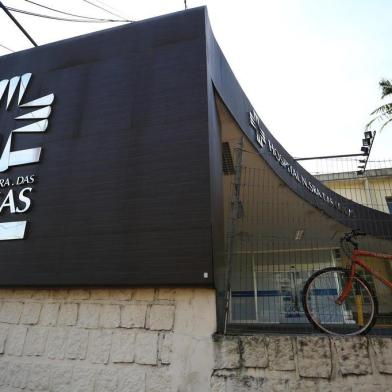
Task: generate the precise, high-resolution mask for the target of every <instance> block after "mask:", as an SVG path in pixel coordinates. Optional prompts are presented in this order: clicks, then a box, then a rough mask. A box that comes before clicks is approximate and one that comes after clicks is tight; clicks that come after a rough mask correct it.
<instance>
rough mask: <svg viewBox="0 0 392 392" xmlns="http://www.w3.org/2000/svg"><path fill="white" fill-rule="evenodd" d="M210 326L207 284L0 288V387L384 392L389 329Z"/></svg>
mask: <svg viewBox="0 0 392 392" xmlns="http://www.w3.org/2000/svg"><path fill="white" fill-rule="evenodd" d="M215 332H216V309H215V292H214V290H210V289H200V288H198V289H164V288H157V289H149V288H145V289H89V290H87V289H86V290H81V289H69V290H21V289H15V290H5V289H2V290H0V392H22V391H26V392H38V391H40V392H210V391H211V392H256V391H257V392H293V391H296V392H297V391H300V392H302V391H304V392H318V391H320V392H332V391H338V392H354V391H355V392H357V391H359V392H365V391H366V392H375V391H377V392H392V338H386V337H385V338H376V337H372V338H365V337H351V338H331V337H329V336H283V335H282V336H280V335H275V336H266V335H262V334H260V335H254V336H253V335H252V336H251V335H241V336H229V335H227V336H222V335H215Z"/></svg>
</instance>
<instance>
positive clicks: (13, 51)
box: [0, 44, 15, 53]
mask: <svg viewBox="0 0 392 392" xmlns="http://www.w3.org/2000/svg"><path fill="white" fill-rule="evenodd" d="M0 46H1V47H2V48H4V49H7V50H9V51H10V52H12V53H15V50H12V49H10V48H7V47H6V46H5V45H2V44H0Z"/></svg>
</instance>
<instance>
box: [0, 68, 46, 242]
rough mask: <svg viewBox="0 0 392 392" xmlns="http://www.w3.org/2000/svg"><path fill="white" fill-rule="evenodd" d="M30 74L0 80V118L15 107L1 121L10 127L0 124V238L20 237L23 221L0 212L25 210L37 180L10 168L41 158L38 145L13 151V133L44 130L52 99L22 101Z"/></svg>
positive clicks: (27, 208)
mask: <svg viewBox="0 0 392 392" xmlns="http://www.w3.org/2000/svg"><path fill="white" fill-rule="evenodd" d="M31 77H32V74H31V73H25V74H23V75H21V76H14V77H13V78H11V79H3V80H1V81H0V119H2V117H3V116H11V113H13V112H14V111H11V110H10V109H11V108H13V107H14V106H15V105H16V106H17V107H18V109H19V110H18V115H17V116H16V117H12V118H11V119H9V120H8V121H2V123H3V124H9V123H11V124H12V126H11V127H10V129H9V128H4V129H1V128H2V127H0V135H1V137H2V143H1V146H0V149H1V155H0V173H5V172H7V171H9V175H8V176H7V177H2V178H0V240H11V239H22V238H24V235H25V230H26V224H27V221H26V220H23V221H22V220H17V219H15V220H14V221H12V222H1V214H2V213H4V212H5V211H8V212H9V213H10V214H15V215H17V214H21V213H26V212H28V210H29V209H30V207H31V192H32V191H33V186H34V184H35V182H36V179H37V178H36V175H35V174H33V173H31V170H30V169H29V171H28V172H26V173H25V175H22V176H20V175H18V176H13V175H12V167H13V166H20V165H29V164H32V163H36V162H39V160H40V157H41V149H42V147H41V146H36V147H32V148H27V149H22V150H15V149H14V148H13V145H14V143H13V139H14V138H15V137H16V135H17V134H31V133H41V132H45V131H46V129H47V127H48V118H49V116H50V113H51V105H52V103H53V100H54V95H53V94H48V95H45V96H43V97H41V98H37V99H33V100H30V101H29V102H25V103H23V102H24V101H23V98H24V96H25V93H26V90H27V88H28V86H29V83H30V80H31ZM10 120H14V121H10Z"/></svg>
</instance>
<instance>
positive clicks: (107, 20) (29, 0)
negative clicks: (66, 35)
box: [25, 0, 123, 22]
mask: <svg viewBox="0 0 392 392" xmlns="http://www.w3.org/2000/svg"><path fill="white" fill-rule="evenodd" d="M25 1H26V2H27V3H31V4H34V5H36V6H37V7H41V8H45V9H47V10H50V11H54V12H57V13H59V14H63V15H69V16H76V17H77V18H83V19H89V20H95V21H100V22H123V21H122V20H115V19H101V18H91V17H89V16H82V15H78V14H71V13H70V12H65V11H60V10H57V9H55V8H51V7H48V6H46V5H43V4H40V3H36V2H35V1H31V0H25Z"/></svg>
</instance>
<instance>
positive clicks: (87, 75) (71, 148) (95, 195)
mask: <svg viewBox="0 0 392 392" xmlns="http://www.w3.org/2000/svg"><path fill="white" fill-rule="evenodd" d="M204 12H205V11H204V9H203V8H199V9H195V10H190V11H188V12H186V13H184V12H181V13H178V14H172V15H168V16H165V17H160V18H155V19H151V20H147V21H143V22H139V23H135V24H131V25H127V26H123V27H120V28H115V29H111V30H107V31H103V32H99V33H94V34H91V35H88V36H83V37H79V38H75V39H71V40H66V41H62V42H58V43H54V44H50V45H45V46H42V47H38V48H35V49H31V50H27V51H24V52H20V53H15V54H12V55H9V56H3V57H1V58H0V80H2V79H9V78H12V77H13V76H15V75H22V74H24V73H26V72H31V73H32V74H33V76H32V79H31V81H30V84H29V86H28V90H27V92H26V97H25V99H24V102H27V101H29V100H31V99H34V98H37V97H40V96H43V95H45V94H49V93H54V94H55V101H54V103H53V105H52V108H53V112H52V115H51V117H50V121H49V127H48V130H47V131H46V132H45V133H41V134H31V135H27V134H20V135H17V136H16V137H15V139H14V146H13V149H14V150H19V149H23V148H31V147H35V146H42V147H43V153H42V157H41V162H39V163H36V164H30V165H24V166H16V167H11V168H10V169H9V170H8V171H7V172H3V173H0V179H6V178H11V179H16V178H17V177H18V176H25V175H30V174H34V175H35V176H36V177H35V178H36V182H35V183H34V184H33V185H32V187H33V193H32V195H31V199H32V207H31V209H30V210H29V211H27V212H26V213H24V214H18V216H16V214H11V213H9V209H7V208H5V209H3V211H2V212H1V214H0V221H1V222H7V221H15V220H22V219H23V220H27V221H28V226H27V231H26V238H25V239H23V240H13V241H0V249H1V259H0V284H1V285H86V284H87V285H161V284H175V285H190V284H194V285H211V284H212V239H211V217H210V216H211V208H210V169H209V140H208V113H207V88H206V60H205V57H206V53H205V50H206V49H205V22H204ZM22 112H23V113H26V112H28V111H27V110H26V109H21V108H18V106H17V102H16V101H13V104H12V105H11V109H10V110H9V111H6V110H5V100H4V99H3V100H2V101H1V102H0V133H1V134H2V136H3V137H2V140H0V141H1V150H3V148H4V144H5V141H6V137H7V136H8V135H7V133H6V130H8V129H11V128H10V127H16V125H15V124H14V122H15V120H13V117H15V115H20V114H21V113H22ZM17 125H18V126H20V125H21V123H19V124H17ZM21 188H23V187H17V186H14V187H13V188H12V189H14V190H15V192H17V191H18V190H20V189H21ZM8 189H9V188H7V189H0V192H1V197H2V198H4V195H5V194H6V192H7V191H8ZM1 200H2V199H1ZM205 273H207V274H208V277H206V276H207V275H205Z"/></svg>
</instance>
